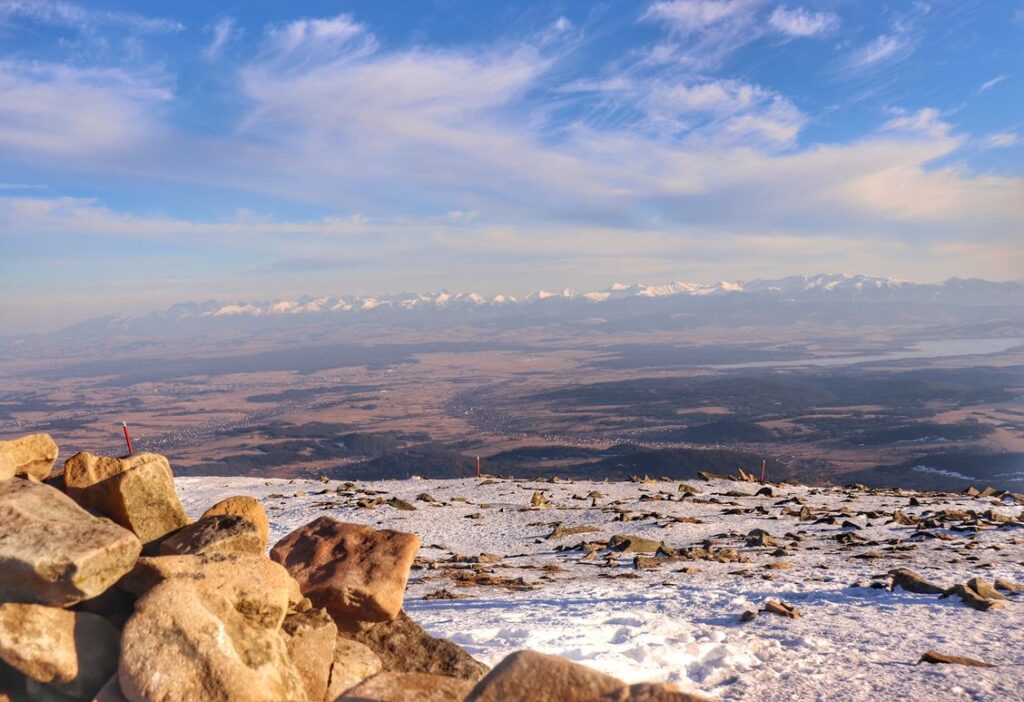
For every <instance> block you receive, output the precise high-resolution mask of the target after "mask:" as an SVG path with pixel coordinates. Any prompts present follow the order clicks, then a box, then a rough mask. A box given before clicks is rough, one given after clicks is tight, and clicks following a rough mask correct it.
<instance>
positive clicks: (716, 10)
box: [644, 0, 755, 33]
mask: <svg viewBox="0 0 1024 702" xmlns="http://www.w3.org/2000/svg"><path fill="white" fill-rule="evenodd" d="M752 4H755V3H753V2H751V0H666V1H663V2H655V3H652V4H651V6H650V7H649V8H647V12H645V13H644V17H645V18H647V19H653V20H658V21H661V22H664V23H665V24H667V25H668V26H670V27H671V28H672V29H673V30H675V31H678V32H684V33H692V32H698V31H701V30H703V29H706V28H708V27H711V26H713V25H716V24H719V23H721V22H723V21H725V20H729V19H733V18H735V17H737V16H740V15H742V14H745V13H746V12H747V11H748V10H749V9H750V7H751V5H752Z"/></svg>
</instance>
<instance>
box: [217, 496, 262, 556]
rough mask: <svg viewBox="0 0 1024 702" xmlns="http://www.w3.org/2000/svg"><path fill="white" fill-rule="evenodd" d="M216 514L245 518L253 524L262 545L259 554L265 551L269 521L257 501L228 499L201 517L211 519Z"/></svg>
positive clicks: (240, 498)
mask: <svg viewBox="0 0 1024 702" xmlns="http://www.w3.org/2000/svg"><path fill="white" fill-rule="evenodd" d="M218 514H235V515H238V516H239V517H245V518H246V519H248V520H249V521H250V522H252V523H253V524H255V525H256V529H257V530H258V531H259V534H260V540H261V542H262V544H263V546H262V549H261V552H262V551H266V550H267V543H268V542H269V540H270V520H268V519H267V510H265V509H264V508H263V505H262V504H260V502H259V500H257V499H255V498H253V497H247V496H245V495H237V496H234V497H228V498H226V499H223V500H221V501H220V502H218V503H217V504H215V505H214V506H213V507H210V509H208V510H206V511H205V512H203V517H213V516H215V515H218Z"/></svg>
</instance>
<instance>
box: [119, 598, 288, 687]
mask: <svg viewBox="0 0 1024 702" xmlns="http://www.w3.org/2000/svg"><path fill="white" fill-rule="evenodd" d="M117 677H118V683H119V684H120V686H121V692H122V693H123V694H124V696H125V697H126V698H127V699H128V700H130V701H131V702H150V701H152V700H160V701H161V702H193V701H194V700H204V701H209V702H234V701H237V702H282V701H283V700H303V699H305V689H304V688H303V684H302V678H301V677H300V676H299V673H298V671H297V670H296V669H295V666H294V665H293V664H292V661H291V659H290V658H289V656H288V648H287V646H286V644H285V642H284V639H282V638H281V636H280V635H279V634H278V632H277V630H276V628H266V627H262V626H258V625H256V624H254V623H253V621H252V620H251V619H248V618H246V617H244V616H242V614H240V613H239V612H238V611H237V610H236V609H235V606H234V604H233V603H232V602H231V601H229V600H228V599H227V598H226V597H223V596H222V595H219V594H217V593H216V592H214V591H212V590H207V589H203V588H195V587H193V586H192V585H191V584H190V583H188V582H186V581H183V580H171V581H168V582H165V583H163V584H162V585H158V586H157V587H155V588H153V589H152V590H151V591H150V592H149V593H148V594H146V596H145V597H143V598H142V599H140V600H139V602H138V603H137V604H136V610H135V614H134V616H132V618H131V619H129V620H128V623H127V624H126V625H125V627H124V632H123V634H122V638H121V664H120V666H119V668H118V674H117Z"/></svg>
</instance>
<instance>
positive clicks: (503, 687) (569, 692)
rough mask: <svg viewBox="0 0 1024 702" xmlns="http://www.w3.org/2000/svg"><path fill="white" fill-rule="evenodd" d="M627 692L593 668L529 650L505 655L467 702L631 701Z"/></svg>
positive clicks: (619, 684)
mask: <svg viewBox="0 0 1024 702" xmlns="http://www.w3.org/2000/svg"><path fill="white" fill-rule="evenodd" d="M628 690H629V688H628V687H627V685H626V684H625V683H623V682H621V681H620V680H616V679H615V678H613V677H611V676H610V675H605V674H604V673H600V672H598V671H596V670H594V669H593V668H588V667H587V666H584V665H580V664H579V663H573V662H572V661H570V660H567V659H565V658H559V657H557V656H548V655H545V654H543V653H537V652H536V651H529V650H527V651H516V652H515V653H512V654H510V655H508V656H506V657H505V658H504V660H502V661H501V663H499V664H498V665H496V666H495V667H494V670H492V671H491V672H490V673H488V674H487V677H485V678H484V679H483V680H481V681H480V682H478V683H477V684H476V687H474V688H473V689H472V691H470V693H469V694H468V695H467V696H466V702H597V701H598V700H624V699H628V697H627V695H628Z"/></svg>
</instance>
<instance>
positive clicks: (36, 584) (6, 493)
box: [0, 479, 142, 607]
mask: <svg viewBox="0 0 1024 702" xmlns="http://www.w3.org/2000/svg"><path fill="white" fill-rule="evenodd" d="M141 549H142V544H140V543H139V540H138V538H136V537H135V535H134V534H132V533H131V532H130V531H128V530H127V529H122V528H121V527H119V526H118V525H116V524H114V523H113V522H111V521H109V520H106V519H98V518H96V517H94V516H92V515H91V514H89V513H88V512H86V511H85V510H83V509H82V508H81V507H79V506H78V505H76V504H75V503H74V502H73V501H72V500H71V499H70V498H68V496H67V495H65V494H63V493H62V492H60V491H59V490H57V489H56V488H52V487H50V486H49V485H43V484H40V483H34V482H31V481H28V480H18V479H15V480H7V481H4V482H0V602H26V603H37V604H45V605H53V606H57V607H67V606H70V605H73V604H75V603H76V602H80V601H82V600H85V599H89V598H92V597H95V596H97V595H99V594H100V593H102V592H103V591H104V590H106V589H107V588H108V587H110V586H111V585H113V584H114V583H115V582H116V581H117V579H118V578H120V577H121V576H122V575H124V574H125V573H127V572H128V571H129V570H131V568H132V566H133V565H135V562H136V560H137V559H138V557H139V552H140V551H141Z"/></svg>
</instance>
